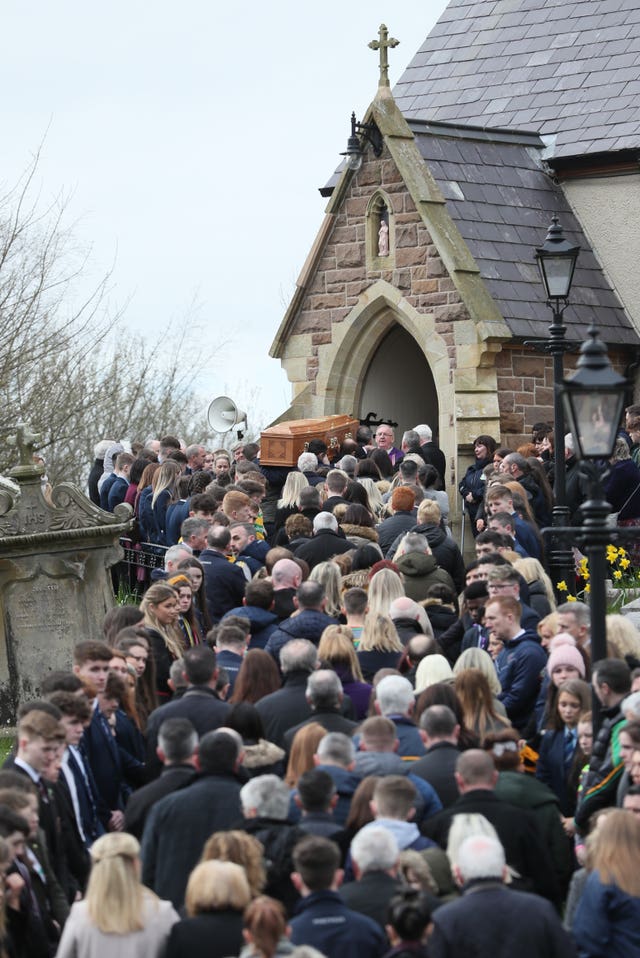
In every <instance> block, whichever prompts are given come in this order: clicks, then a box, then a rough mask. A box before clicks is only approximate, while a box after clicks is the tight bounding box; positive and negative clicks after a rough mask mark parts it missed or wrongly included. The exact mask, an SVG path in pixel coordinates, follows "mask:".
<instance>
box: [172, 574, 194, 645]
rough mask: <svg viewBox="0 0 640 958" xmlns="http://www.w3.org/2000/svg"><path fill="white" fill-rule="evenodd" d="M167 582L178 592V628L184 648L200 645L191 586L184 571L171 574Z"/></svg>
mask: <svg viewBox="0 0 640 958" xmlns="http://www.w3.org/2000/svg"><path fill="white" fill-rule="evenodd" d="M167 583H168V584H169V585H170V586H171V587H172V588H173V589H175V590H176V592H177V593H178V628H179V629H180V631H181V632H182V641H183V643H184V647H185V648H186V649H190V648H192V647H193V646H194V645H200V644H201V642H202V634H201V632H200V628H199V626H198V620H197V618H196V614H195V610H194V608H193V587H192V585H191V579H190V578H189V576H187V575H186V573H181V574H180V575H174V576H171V578H170V579H167Z"/></svg>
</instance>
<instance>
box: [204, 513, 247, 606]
mask: <svg viewBox="0 0 640 958" xmlns="http://www.w3.org/2000/svg"><path fill="white" fill-rule="evenodd" d="M230 542H231V533H230V532H229V530H228V529H227V528H225V527H224V526H212V527H211V528H210V529H209V532H208V533H207V548H206V549H203V550H202V552H201V553H200V555H199V557H198V558H199V559H200V562H201V563H202V565H203V566H204V590H205V595H206V597H207V608H208V609H209V615H210V616H211V621H212V622H213V623H216V622H219V621H220V619H221V618H222V616H223V615H224V614H225V612H229V611H231V609H235V608H236V606H238V605H242V600H243V598H244V588H245V585H246V584H247V580H246V579H245V577H244V572H243V571H242V569H241V568H240V566H237V565H234V563H233V562H229V560H228V558H227V556H226V550H227V549H228V548H229V544H230Z"/></svg>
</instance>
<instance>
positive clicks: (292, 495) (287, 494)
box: [272, 470, 309, 537]
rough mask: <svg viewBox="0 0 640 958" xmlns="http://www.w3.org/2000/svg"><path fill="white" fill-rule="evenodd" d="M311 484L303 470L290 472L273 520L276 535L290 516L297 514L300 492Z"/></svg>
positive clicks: (274, 534)
mask: <svg viewBox="0 0 640 958" xmlns="http://www.w3.org/2000/svg"><path fill="white" fill-rule="evenodd" d="M308 485H309V480H308V479H307V477H306V476H305V474H304V473H303V472H298V471H297V470H296V471H295V472H290V473H289V474H288V475H287V478H286V480H285V483H284V486H283V487H282V495H281V497H280V499H278V505H277V506H276V515H275V519H274V522H273V533H272V535H273V536H274V537H275V536H276V534H277V533H278V532H279V531H280V529H282V528H283V526H284V524H285V522H286V521H287V519H288V518H289V516H293V515H295V514H296V513H297V512H298V511H299V510H298V498H299V496H300V492H301V491H302V490H303V489H305V488H306V487H307V486H308Z"/></svg>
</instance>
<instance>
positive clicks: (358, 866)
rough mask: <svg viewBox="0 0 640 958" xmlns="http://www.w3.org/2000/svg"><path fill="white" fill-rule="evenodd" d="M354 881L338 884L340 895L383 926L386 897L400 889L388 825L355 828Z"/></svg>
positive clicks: (394, 843)
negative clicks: (360, 829)
mask: <svg viewBox="0 0 640 958" xmlns="http://www.w3.org/2000/svg"><path fill="white" fill-rule="evenodd" d="M350 854H351V865H352V868H353V873H354V875H355V876H356V881H352V882H348V883H347V884H346V885H341V886H340V897H341V898H342V900H343V902H344V903H345V905H346V906H347V907H348V908H350V909H351V910H352V911H357V912H359V913H360V914H361V915H366V916H367V917H368V918H372V919H373V920H374V921H376V922H377V923H378V924H379V925H380V927H381V928H382V929H383V930H384V929H385V924H386V920H387V911H388V906H389V901H390V900H391V898H392V897H393V895H395V894H396V892H398V891H399V890H400V888H401V887H402V886H401V882H400V880H399V879H398V857H399V855H400V851H399V849H398V843H397V841H396V839H395V837H394V836H393V834H392V833H391V832H390V831H389V829H388V828H382V827H380V828H373V827H371V828H368V829H365V830H363V831H359V832H358V834H357V835H356V837H355V838H354V839H353V841H352V842H351V848H350Z"/></svg>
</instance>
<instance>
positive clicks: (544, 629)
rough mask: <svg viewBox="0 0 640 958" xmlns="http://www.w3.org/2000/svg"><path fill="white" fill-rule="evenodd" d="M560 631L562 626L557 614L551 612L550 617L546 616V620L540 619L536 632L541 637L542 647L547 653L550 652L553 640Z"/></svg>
mask: <svg viewBox="0 0 640 958" xmlns="http://www.w3.org/2000/svg"><path fill="white" fill-rule="evenodd" d="M559 631H560V625H559V620H558V613H557V612H551V613H550V614H549V615H545V617H544V619H540V621H539V622H538V625H537V626H536V632H537V633H538V635H539V636H540V645H541V646H542V648H543V649H544V650H545V651H546V652H548V651H549V645H550V644H551V639H552V638H553V637H554V636H555V635H557V634H558V632H559Z"/></svg>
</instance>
